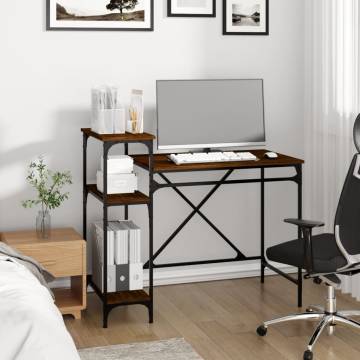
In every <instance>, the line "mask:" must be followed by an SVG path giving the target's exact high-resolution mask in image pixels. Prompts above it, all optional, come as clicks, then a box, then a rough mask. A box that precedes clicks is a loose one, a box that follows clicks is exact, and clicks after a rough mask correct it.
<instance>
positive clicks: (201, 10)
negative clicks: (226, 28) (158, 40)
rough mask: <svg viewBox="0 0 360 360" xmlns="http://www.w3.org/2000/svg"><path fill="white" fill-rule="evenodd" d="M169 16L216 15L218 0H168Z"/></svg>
mask: <svg viewBox="0 0 360 360" xmlns="http://www.w3.org/2000/svg"><path fill="white" fill-rule="evenodd" d="M168 16H170V17H171V16H173V17H215V16H216V0H168Z"/></svg>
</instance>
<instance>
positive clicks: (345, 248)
mask: <svg viewBox="0 0 360 360" xmlns="http://www.w3.org/2000/svg"><path fill="white" fill-rule="evenodd" d="M354 143H355V146H356V148H357V149H358V151H359V152H360V115H359V116H358V117H357V119H356V121H355V126H354ZM335 237H336V242H337V244H338V247H339V248H340V250H341V252H342V253H343V255H344V256H345V258H346V259H347V261H348V263H349V264H352V265H353V264H355V263H359V262H360V154H359V153H358V154H355V155H354V157H353V159H352V162H351V165H350V168H349V172H348V174H347V176H346V179H345V183H344V186H343V189H342V192H341V195H340V199H339V204H338V207H337V211H336V215H335ZM356 255H358V256H356Z"/></svg>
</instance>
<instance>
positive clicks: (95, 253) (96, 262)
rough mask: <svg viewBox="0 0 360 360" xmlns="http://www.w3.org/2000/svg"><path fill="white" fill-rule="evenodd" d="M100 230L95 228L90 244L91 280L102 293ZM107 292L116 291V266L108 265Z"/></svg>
mask: <svg viewBox="0 0 360 360" xmlns="http://www.w3.org/2000/svg"><path fill="white" fill-rule="evenodd" d="M99 231H100V230H99V229H97V228H96V226H95V236H94V238H93V242H92V260H93V261H92V268H93V271H92V278H93V282H94V283H95V285H96V286H97V287H98V288H99V289H100V290H101V291H102V292H103V291H104V286H103V277H104V251H103V246H104V242H103V235H102V236H99V235H100V234H98V232H99ZM107 291H108V292H115V291H116V266H115V265H108V268H107Z"/></svg>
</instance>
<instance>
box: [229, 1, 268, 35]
mask: <svg viewBox="0 0 360 360" xmlns="http://www.w3.org/2000/svg"><path fill="white" fill-rule="evenodd" d="M223 34H224V35H269V0H223Z"/></svg>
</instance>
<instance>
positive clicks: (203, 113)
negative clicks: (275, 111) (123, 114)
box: [156, 79, 265, 149]
mask: <svg viewBox="0 0 360 360" xmlns="http://www.w3.org/2000/svg"><path fill="white" fill-rule="evenodd" d="M156 87H157V121H158V148H159V149H185V148H213V147H236V146H250V145H262V144H264V142H265V125H264V96H263V81H262V80H261V79H252V80H158V81H157V86H156Z"/></svg>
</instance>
